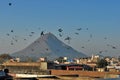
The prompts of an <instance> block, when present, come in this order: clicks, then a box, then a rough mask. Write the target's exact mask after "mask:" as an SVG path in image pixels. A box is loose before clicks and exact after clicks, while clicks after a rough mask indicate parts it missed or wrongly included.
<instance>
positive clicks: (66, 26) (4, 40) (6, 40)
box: [0, 0, 120, 56]
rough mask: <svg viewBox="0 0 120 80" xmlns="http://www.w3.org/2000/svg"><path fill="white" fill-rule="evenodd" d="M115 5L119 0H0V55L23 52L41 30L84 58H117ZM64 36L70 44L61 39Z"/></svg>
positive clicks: (118, 8)
mask: <svg viewBox="0 0 120 80" xmlns="http://www.w3.org/2000/svg"><path fill="white" fill-rule="evenodd" d="M9 3H11V5H9ZM119 4H120V0H0V54H3V53H10V54H11V53H14V52H16V51H19V50H21V49H24V48H25V47H27V46H28V45H29V44H31V43H32V42H34V41H35V40H36V39H37V38H39V37H40V33H41V31H44V32H45V33H47V32H52V33H53V34H54V35H55V36H57V37H58V39H60V40H61V41H63V42H64V43H66V44H68V45H69V46H71V47H73V48H74V49H76V50H78V51H80V52H83V53H85V54H87V55H92V54H101V55H105V56H120V37H119V34H120V31H119V30H120V5H119ZM58 29H62V30H63V31H62V33H61V34H62V35H63V36H62V37H60V36H59V33H60V32H58ZM78 29H81V30H78ZM31 32H34V34H32V33H31ZM31 35H32V36H31ZM67 36H69V37H71V40H70V43H69V42H68V41H66V40H64V39H65V38H66V37H67Z"/></svg>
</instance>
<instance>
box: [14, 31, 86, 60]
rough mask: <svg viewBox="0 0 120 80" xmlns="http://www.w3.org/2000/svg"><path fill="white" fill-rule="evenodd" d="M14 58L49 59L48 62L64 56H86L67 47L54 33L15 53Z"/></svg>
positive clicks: (45, 35) (47, 34)
mask: <svg viewBox="0 0 120 80" xmlns="http://www.w3.org/2000/svg"><path fill="white" fill-rule="evenodd" d="M12 56H14V57H20V58H22V59H25V58H27V57H30V58H34V59H36V60H37V59H39V58H40V57H47V59H48V60H53V59H55V58H58V57H64V56H66V57H68V58H78V57H85V56H86V55H85V54H83V53H81V52H78V51H76V50H75V49H73V48H72V47H70V46H68V45H66V44H65V43H63V42H62V41H60V40H59V39H58V38H57V37H56V36H55V35H53V34H52V33H46V34H44V35H43V36H41V37H40V38H38V39H37V40H36V41H34V42H33V43H32V44H30V45H29V46H28V47H26V48H25V49H23V50H21V51H18V52H15V53H13V54H12Z"/></svg>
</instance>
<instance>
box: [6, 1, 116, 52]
mask: <svg viewBox="0 0 120 80" xmlns="http://www.w3.org/2000/svg"><path fill="white" fill-rule="evenodd" d="M8 5H9V6H12V3H9V4H8ZM38 29H39V30H40V28H38ZM75 30H76V31H75V32H74V34H75V35H79V34H80V31H82V30H83V29H82V28H78V29H75ZM86 30H89V29H88V28H86ZM57 31H58V36H59V37H63V33H64V30H63V29H62V28H59V29H58V30H57ZM14 32H15V31H14V30H13V29H11V30H10V32H9V33H6V36H9V37H11V39H12V40H11V43H10V45H14V43H15V42H18V41H19V40H18V39H17V38H18V36H17V35H15V36H12V34H15V33H14ZM34 34H35V32H34V31H31V32H30V34H29V35H28V36H29V37H32V36H33V35H34ZM40 35H41V36H44V31H41V33H40ZM89 37H90V39H92V38H93V35H92V34H90V36H89ZM90 39H89V40H88V41H90ZM23 40H24V41H27V38H23ZM64 40H65V41H68V43H69V44H70V41H71V40H72V37H71V36H69V35H68V36H66V37H64ZM104 40H107V37H104ZM107 46H108V47H109V46H110V47H111V48H112V49H117V47H116V46H113V45H110V44H107ZM81 48H85V46H82V47H81ZM31 50H32V51H34V49H31ZM46 50H48V49H46ZM103 52H107V50H105V51H104V50H100V51H99V54H101V53H103Z"/></svg>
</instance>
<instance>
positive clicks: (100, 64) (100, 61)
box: [97, 59, 108, 68]
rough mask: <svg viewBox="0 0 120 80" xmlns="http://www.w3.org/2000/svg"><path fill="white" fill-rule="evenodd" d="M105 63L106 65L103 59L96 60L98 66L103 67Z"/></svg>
mask: <svg viewBox="0 0 120 80" xmlns="http://www.w3.org/2000/svg"><path fill="white" fill-rule="evenodd" d="M107 65H108V63H107V61H106V60H105V59H101V60H99V61H98V62H97V67H98V68H105V67H106V66H107Z"/></svg>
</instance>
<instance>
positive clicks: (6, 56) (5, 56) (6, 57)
mask: <svg viewBox="0 0 120 80" xmlns="http://www.w3.org/2000/svg"><path fill="white" fill-rule="evenodd" d="M11 58H12V57H11V56H10V55H9V54H1V55H0V63H3V62H5V61H7V60H9V59H11Z"/></svg>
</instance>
